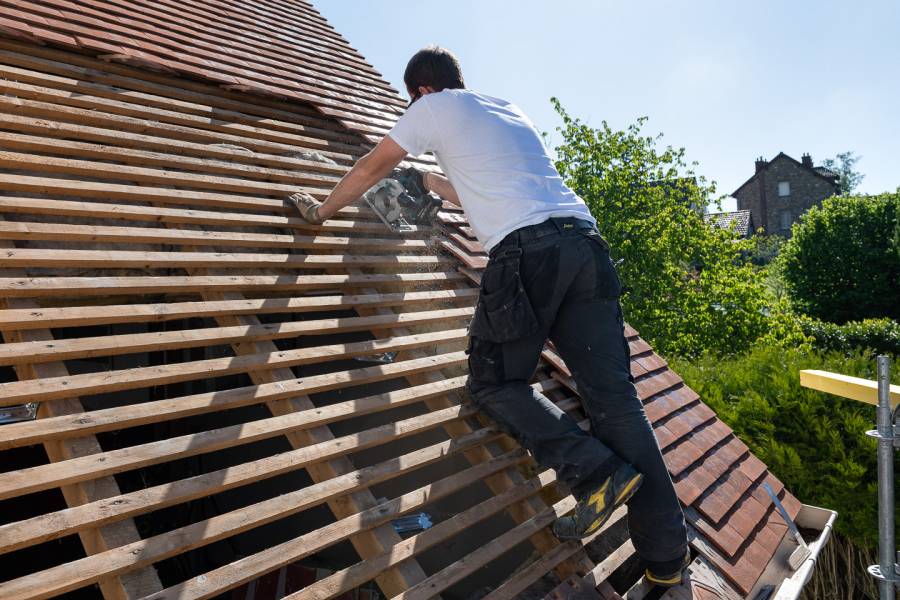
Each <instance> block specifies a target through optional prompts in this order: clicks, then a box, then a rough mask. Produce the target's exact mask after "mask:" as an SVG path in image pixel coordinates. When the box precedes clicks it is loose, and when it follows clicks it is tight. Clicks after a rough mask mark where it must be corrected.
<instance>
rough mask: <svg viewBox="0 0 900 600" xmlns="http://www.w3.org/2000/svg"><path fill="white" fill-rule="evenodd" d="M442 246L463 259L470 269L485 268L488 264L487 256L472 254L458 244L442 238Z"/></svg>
mask: <svg viewBox="0 0 900 600" xmlns="http://www.w3.org/2000/svg"><path fill="white" fill-rule="evenodd" d="M441 246H442V247H443V248H444V249H445V250H447V251H449V252H450V253H451V254H453V256H455V257H456V258H458V259H459V260H461V261H462V262H463V263H464V264H465V265H466V266H467V267H468V268H470V269H483V268H485V267H486V266H487V257H485V256H472V255H471V254H469V253H468V252H466V251H465V250H463V249H462V248H460V247H459V246H457V245H456V244H454V243H452V242H449V241H447V240H441Z"/></svg>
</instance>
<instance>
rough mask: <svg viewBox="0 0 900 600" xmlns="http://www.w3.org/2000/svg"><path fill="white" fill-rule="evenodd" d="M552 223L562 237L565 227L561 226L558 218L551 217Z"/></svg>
mask: <svg viewBox="0 0 900 600" xmlns="http://www.w3.org/2000/svg"><path fill="white" fill-rule="evenodd" d="M550 222H551V223H553V226H554V227H556V231H557V233H559V234H560V235H562V233H563V227H562V225H561V224H560V222H559V219H558V218H556V217H550Z"/></svg>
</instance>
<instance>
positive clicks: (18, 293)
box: [0, 271, 462, 297]
mask: <svg viewBox="0 0 900 600" xmlns="http://www.w3.org/2000/svg"><path fill="white" fill-rule="evenodd" d="M460 280H462V275H460V274H459V273H457V272H455V271H447V272H443V271H438V272H431V273H391V274H380V273H379V274H374V275H356V274H351V275H297V276H294V275H280V276H279V275H218V276H212V275H211V276H193V277H191V276H180V277H179V276H168V277H164V276H160V277H140V276H138V277H0V295H3V296H6V297H46V296H63V297H72V296H110V295H115V294H161V293H192V294H198V293H199V294H207V293H214V292H217V291H241V290H250V291H253V292H254V293H260V292H276V291H292V292H296V291H300V290H321V289H325V290H329V289H335V288H338V289H348V288H349V289H356V288H360V287H362V286H371V285H392V286H403V287H410V286H415V285H419V284H422V283H434V284H438V283H443V282H457V281H460Z"/></svg>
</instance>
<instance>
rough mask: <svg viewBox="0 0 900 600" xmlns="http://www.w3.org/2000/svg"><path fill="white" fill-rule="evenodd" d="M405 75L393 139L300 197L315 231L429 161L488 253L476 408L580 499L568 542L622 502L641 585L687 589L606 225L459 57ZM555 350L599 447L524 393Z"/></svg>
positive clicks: (476, 326) (441, 189)
mask: <svg viewBox="0 0 900 600" xmlns="http://www.w3.org/2000/svg"><path fill="white" fill-rule="evenodd" d="M403 77H404V82H405V83H406V87H407V90H408V92H409V96H410V100H411V101H410V104H409V107H408V109H407V111H406V113H405V114H404V115H403V116H402V117H400V119H399V120H398V121H397V123H396V125H394V127H393V129H391V131H390V132H389V133H388V134H387V136H385V138H384V139H383V140H382V141H381V142H380V143H379V144H378V145H377V146H376V147H375V148H374V149H373V150H372V151H371V152H369V153H368V154H366V155H365V156H364V157H362V158H361V159H360V160H359V161H358V162H357V163H356V164H355V165H354V167H353V168H352V169H351V170H350V171H349V172H348V173H347V174H346V175H345V176H344V177H343V178H342V179H341V181H340V182H339V183H338V184H337V185H336V186H335V188H334V190H333V191H332V192H331V194H330V195H329V196H328V198H327V199H326V200H325V201H324V202H322V203H320V202H318V201H317V200H315V199H314V198H312V197H311V196H308V195H304V194H302V193H301V194H299V195H295V196H294V197H293V198H292V199H293V200H294V202H295V204H297V206H298V208H299V209H300V211H301V213H302V214H303V216H304V218H305V219H307V220H308V221H310V222H311V223H321V222H322V221H323V220H325V219H328V218H330V217H331V216H333V215H334V214H335V213H336V212H337V211H338V210H340V209H341V208H343V207H344V206H346V205H348V204H350V203H351V202H353V201H355V200H356V199H358V198H359V197H360V196H361V195H362V194H363V193H364V192H365V191H366V190H368V189H369V188H370V187H371V186H373V185H374V184H375V183H376V182H378V181H379V180H380V179H381V178H383V177H386V176H387V175H388V174H389V173H390V172H391V171H392V169H394V167H396V166H397V165H398V164H399V163H400V161H402V160H403V159H404V158H405V157H406V156H407V155H412V156H419V155H421V154H424V153H426V152H432V153H433V154H434V156H435V158H436V159H437V162H438V164H439V165H440V167H441V170H442V171H443V173H444V174H445V175H446V177H444V176H442V175H438V174H436V173H426V174H424V175H422V178H423V180H422V183H423V184H424V186H425V188H426V189H428V190H430V191H433V192H435V193H436V194H438V195H439V196H441V197H442V198H444V199H445V200H447V201H449V202H452V203H454V204H457V205H459V206H461V207H462V208H463V210H464V211H465V213H466V216H467V217H468V221H469V224H470V225H471V227H472V230H473V231H474V232H475V235H476V236H477V237H478V240H479V241H480V242H481V244H482V245H483V246H484V248H485V250H486V251H487V252H488V253H489V255H490V260H489V262H488V265H487V267H486V268H485V270H484V272H483V274H482V279H481V290H480V296H479V300H478V304H477V306H476V309H475V315H474V317H473V319H472V323H471V325H470V326H469V347H468V353H469V378H468V382H467V385H466V389H467V391H468V393H469V395H470V396H471V398H472V401H473V402H474V403H475V404H476V405H477V406H478V407H479V408H480V410H481V411H483V412H484V413H485V414H486V415H487V416H489V417H490V418H491V419H493V420H494V421H495V422H496V423H497V424H498V425H499V427H500V428H501V429H502V430H503V431H504V432H506V433H508V434H510V435H511V436H512V437H514V438H515V439H516V440H518V441H519V443H520V444H522V445H523V446H524V447H526V448H527V449H528V450H529V451H530V452H531V454H532V455H533V456H534V459H535V460H536V461H537V462H538V463H539V464H540V465H542V466H544V467H547V468H552V469H554V470H555V471H556V474H557V477H558V479H559V480H560V481H562V482H564V483H565V484H566V485H567V486H568V488H569V489H570V490H571V492H572V494H573V495H574V496H575V498H576V500H577V505H576V507H575V510H574V512H573V513H572V514H571V515H567V516H564V517H561V518H560V519H558V520H557V521H556V522H555V523H554V525H553V531H554V533H555V535H556V536H557V537H558V538H560V539H580V538H583V537H586V536H588V535H590V534H591V533H593V532H595V531H597V530H598V529H599V528H600V527H601V526H602V525H603V523H604V522H606V520H607V519H608V518H609V517H610V515H611V514H612V512H613V511H614V510H615V509H616V507H618V506H620V505H622V504H625V503H627V505H628V509H629V510H628V525H629V531H630V533H631V538H632V542H633V544H634V547H635V550H636V552H637V554H638V555H639V556H640V557H641V558H643V559H644V560H645V561H646V563H647V571H646V576H647V579H648V580H649V581H651V582H654V583H656V584H659V585H663V586H671V585H677V584H679V583H681V582H682V578H683V573H684V567H685V566H686V564H687V561H688V558H689V554H688V551H687V533H686V529H685V523H684V515H683V513H682V510H681V506H680V504H679V502H678V497H677V496H676V494H675V489H674V487H673V485H672V480H671V478H670V477H669V473H668V470H667V469H666V465H665V463H664V462H663V458H662V454H661V453H660V450H659V445H658V443H657V440H656V438H655V436H654V433H653V428H652V426H651V424H650V422H649V420H648V419H647V417H646V415H645V414H644V408H643V405H642V404H641V401H640V400H639V399H638V396H637V392H636V390H635V387H634V380H633V379H632V377H631V369H630V357H629V350H628V342H627V341H626V339H625V334H624V321H623V316H622V308H621V305H620V303H619V296H620V295H621V292H622V286H621V283H620V282H619V278H618V276H617V275H616V270H615V267H614V265H613V263H612V261H611V260H610V256H609V245H608V244H607V242H606V241H605V240H604V239H603V238H602V237H601V236H600V233H599V232H598V230H597V222H596V219H595V218H594V217H593V216H592V215H591V213H590V211H589V210H588V207H587V205H586V204H585V203H584V201H583V200H582V199H581V198H579V197H578V196H577V195H576V194H575V193H574V192H573V191H572V190H571V189H569V188H568V187H567V186H566V185H565V183H564V182H563V180H562V178H561V177H560V175H559V173H558V172H557V171H556V168H555V167H554V165H553V161H552V159H551V157H550V155H549V154H548V152H547V149H546V147H545V146H544V144H543V142H542V140H541V137H540V135H539V134H538V132H537V131H536V130H535V127H534V125H533V124H532V123H531V121H530V120H529V119H528V117H527V116H525V114H524V113H523V112H522V110H521V109H520V108H519V107H517V106H516V105H514V104H512V103H510V102H507V101H505V100H501V99H499V98H494V97H491V96H488V95H485V94H482V93H479V92H475V91H473V90H469V89H466V87H465V84H464V82H463V76H462V72H461V70H460V67H459V62H458V61H457V60H456V57H454V56H453V55H452V54H451V53H450V52H449V51H447V50H445V49H443V48H438V47H429V48H425V49H423V50H421V51H419V52H417V53H416V54H415V55H414V56H413V57H412V59H411V60H410V61H409V64H408V65H407V67H406V71H405V73H404V76H403ZM548 338H549V339H550V340H552V341H553V344H554V346H555V347H556V349H557V350H558V351H559V353H560V355H562V358H563V360H565V362H566V365H567V366H568V368H569V369H570V370H571V372H572V375H573V376H574V378H575V381H576V383H577V385H578V391H579V394H580V396H581V399H582V402H583V404H584V408H585V410H586V412H587V414H588V416H589V417H590V423H591V427H590V433H588V432H585V431H584V430H582V429H581V428H580V427H579V426H578V424H577V423H576V422H575V421H574V420H573V419H572V418H571V417H569V416H568V415H567V414H566V413H564V412H563V411H562V410H560V409H559V408H558V407H557V406H556V405H554V404H553V403H552V402H551V401H550V400H548V399H547V398H546V397H545V396H543V395H542V394H541V393H540V392H538V391H536V390H535V389H533V388H532V387H531V386H530V385H529V380H530V379H531V378H532V376H533V375H534V372H535V369H536V368H537V365H538V360H539V357H540V354H541V350H542V349H543V347H544V344H545V342H546V341H547V339H548Z"/></svg>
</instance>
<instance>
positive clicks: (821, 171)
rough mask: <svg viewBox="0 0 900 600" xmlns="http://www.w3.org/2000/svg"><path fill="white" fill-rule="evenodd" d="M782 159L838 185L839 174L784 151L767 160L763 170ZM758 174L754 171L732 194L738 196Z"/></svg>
mask: <svg viewBox="0 0 900 600" xmlns="http://www.w3.org/2000/svg"><path fill="white" fill-rule="evenodd" d="M781 159H785V160H789V161H791V162H793V163H794V164H796V165H797V166H798V167H801V168H802V169H804V170H805V171H807V172H809V173H812V174H813V175H815V176H816V177H821V178H822V179H824V180H825V181H827V182H828V183H830V184H831V185H834V186H836V185H837V182H836V181H835V178H836V177H837V175H836V174H835V173H834V172H833V171H831V170H830V169H826V168H825V167H807V166H806V165H804V164H803V163H802V162H800V161H799V160H797V159H796V158H793V157H791V156H788V155H787V154H785V153H784V152H779V153H778V154H776V155H775V157H774V158H773V159H772V160H770V161H767V162H766V163H765V165H764V166H763V170H766V169H768V168H769V166H770V165H771V164H772V163H774V162H775V161H776V160H781ZM758 174H759V171H757V172H756V173H754V174H753V175H752V176H751V177H750V178H749V179H748V180H747V181H745V182H744V183H742V184H741V185H740V186H739V187H738V188H737V189H736V190H734V191H733V192H731V195H732V196H736V195H737V193H738V192H740V191H741V190H742V189H744V187H745V186H747V185H748V184H749V183H750V182H751V181H754V180H756V176H757V175H758Z"/></svg>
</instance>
